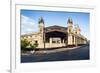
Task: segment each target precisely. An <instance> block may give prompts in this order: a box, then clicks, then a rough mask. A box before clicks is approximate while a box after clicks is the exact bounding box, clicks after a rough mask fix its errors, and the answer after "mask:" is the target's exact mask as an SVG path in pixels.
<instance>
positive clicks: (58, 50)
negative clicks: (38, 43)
mask: <svg viewBox="0 0 100 73" xmlns="http://www.w3.org/2000/svg"><path fill="white" fill-rule="evenodd" d="M79 47H80V46H78V47H73V48H60V49H54V50H42V51H35V54H48V53H56V52H62V51H67V50H72V49H77V48H79Z"/></svg>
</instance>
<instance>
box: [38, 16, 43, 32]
mask: <svg viewBox="0 0 100 73" xmlns="http://www.w3.org/2000/svg"><path fill="white" fill-rule="evenodd" d="M38 27H39V32H40V33H42V34H43V32H44V20H43V18H42V17H40V18H39V20H38Z"/></svg>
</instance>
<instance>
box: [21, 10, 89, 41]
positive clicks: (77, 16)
mask: <svg viewBox="0 0 100 73" xmlns="http://www.w3.org/2000/svg"><path fill="white" fill-rule="evenodd" d="M39 17H43V19H44V22H45V26H46V27H47V26H52V25H59V26H64V27H67V20H68V18H69V17H71V18H72V20H73V25H75V24H78V25H79V27H80V29H81V34H82V35H84V36H85V37H87V38H88V39H89V17H90V14H89V13H82V12H60V11H59V12H56V11H39V10H21V34H26V33H30V32H36V31H38V19H39Z"/></svg>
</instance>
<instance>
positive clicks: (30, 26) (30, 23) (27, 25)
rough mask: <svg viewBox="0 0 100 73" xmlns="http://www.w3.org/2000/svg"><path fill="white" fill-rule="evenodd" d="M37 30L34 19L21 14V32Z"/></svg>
mask: <svg viewBox="0 0 100 73" xmlns="http://www.w3.org/2000/svg"><path fill="white" fill-rule="evenodd" d="M34 31H37V26H36V24H35V21H34V20H33V19H32V18H30V17H27V16H24V15H21V34H25V33H29V32H34Z"/></svg>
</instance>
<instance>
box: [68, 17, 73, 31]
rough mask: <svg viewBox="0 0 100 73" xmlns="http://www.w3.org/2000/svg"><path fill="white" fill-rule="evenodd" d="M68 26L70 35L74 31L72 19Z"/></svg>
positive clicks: (69, 20)
mask: <svg viewBox="0 0 100 73" xmlns="http://www.w3.org/2000/svg"><path fill="white" fill-rule="evenodd" d="M67 25H68V30H67V32H68V33H71V32H72V31H73V21H72V19H71V18H69V19H68V21H67Z"/></svg>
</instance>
